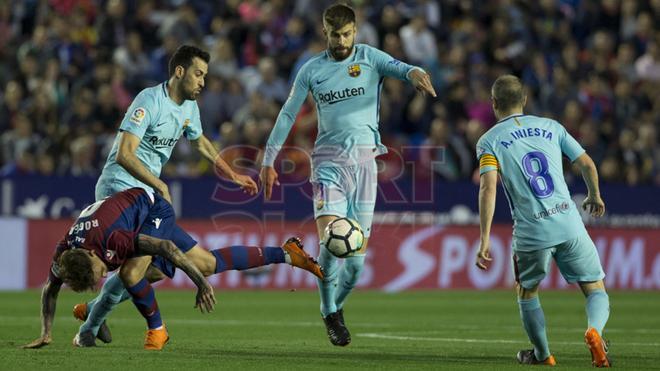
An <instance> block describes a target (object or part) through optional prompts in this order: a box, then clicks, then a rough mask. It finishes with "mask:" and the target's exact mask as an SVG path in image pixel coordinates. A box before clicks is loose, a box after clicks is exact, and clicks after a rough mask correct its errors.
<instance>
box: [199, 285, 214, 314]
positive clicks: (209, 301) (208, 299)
mask: <svg viewBox="0 0 660 371" xmlns="http://www.w3.org/2000/svg"><path fill="white" fill-rule="evenodd" d="M215 303H216V301H215V295H214V294H213V288H212V287H211V286H210V285H209V284H208V282H206V281H204V286H202V287H200V288H199V289H198V290H197V298H196V299H195V308H199V310H200V311H201V312H202V313H204V312H206V313H211V312H213V308H214V307H215Z"/></svg>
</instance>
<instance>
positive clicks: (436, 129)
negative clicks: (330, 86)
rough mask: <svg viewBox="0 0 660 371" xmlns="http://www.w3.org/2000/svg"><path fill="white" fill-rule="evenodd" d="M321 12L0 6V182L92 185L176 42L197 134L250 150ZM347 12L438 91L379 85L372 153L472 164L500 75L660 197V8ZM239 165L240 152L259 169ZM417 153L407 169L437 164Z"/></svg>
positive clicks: (619, 175)
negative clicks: (70, 180)
mask: <svg viewBox="0 0 660 371" xmlns="http://www.w3.org/2000/svg"><path fill="white" fill-rule="evenodd" d="M330 3H332V1H330V0H321V1H311V0H297V1H284V0H225V1H221V2H219V3H217V4H216V3H215V2H210V1H206V2H194V1H179V2H162V1H154V0H144V1H137V2H131V1H123V0H107V1H101V2H76V1H70V2H44V3H43V4H42V5H40V6H34V7H23V8H21V7H16V6H14V5H13V3H12V2H10V1H0V141H2V148H1V149H0V169H3V173H4V174H13V173H39V174H45V175H48V174H97V173H98V172H99V170H100V169H99V166H100V165H101V164H100V163H99V159H102V158H105V156H106V155H107V150H108V148H110V146H111V144H112V142H111V141H112V137H111V136H107V135H105V134H104V133H107V132H114V130H115V129H116V125H117V122H118V120H119V119H120V115H121V112H124V111H125V110H126V109H127V107H128V104H130V102H131V101H132V99H133V98H134V95H135V94H136V93H137V92H138V91H140V90H141V89H142V88H144V87H146V86H151V85H154V84H156V83H158V82H162V81H164V80H165V79H166V78H167V61H168V60H169V57H170V56H171V54H172V53H173V51H174V50H175V48H176V47H177V46H178V45H180V44H182V43H202V42H203V43H204V44H205V45H206V46H207V48H208V49H209V50H210V51H211V52H212V58H211V63H210V64H209V79H208V81H207V89H205V93H204V95H203V96H202V97H201V98H200V109H201V114H202V115H203V116H204V117H206V119H204V120H203V121H204V122H205V123H207V124H208V127H207V128H205V130H206V132H208V133H209V135H211V136H212V137H213V138H217V139H218V140H219V141H220V143H221V144H222V145H223V146H224V145H229V146H231V145H234V144H241V143H250V144H251V146H253V147H256V148H258V147H261V146H262V145H263V144H264V143H263V140H264V138H263V135H261V134H260V133H262V132H269V131H270V129H271V128H272V125H273V124H274V122H275V118H276V117H275V116H276V115H277V111H278V109H279V108H280V105H281V104H282V102H283V101H284V100H286V98H287V96H288V94H289V90H290V86H291V83H292V80H291V79H292V76H295V75H296V73H297V71H298V69H299V67H300V66H301V65H302V64H303V63H304V62H305V61H307V60H308V59H309V58H311V57H312V56H313V55H315V54H317V53H320V52H323V50H324V45H325V42H324V39H323V37H322V35H321V34H320V30H318V29H317V28H318V27H316V26H315V25H318V24H319V16H318V15H319V14H320V9H323V8H325V7H326V6H327V5H329V4H330ZM356 5H357V6H356V10H357V16H358V17H359V21H358V24H359V26H360V29H359V32H358V40H359V42H364V43H367V44H371V45H373V46H377V47H381V48H382V49H383V50H384V51H386V52H387V53H389V54H390V55H392V56H394V57H395V58H397V59H401V60H408V61H411V62H413V63H420V64H423V65H424V67H425V68H426V69H427V71H428V72H429V73H430V74H431V76H432V78H433V85H434V86H435V87H436V88H437V90H438V93H439V95H438V97H439V98H438V101H437V102H434V103H433V104H430V103H429V102H428V101H426V100H424V99H423V98H419V97H416V96H415V94H413V92H412V91H410V89H408V88H406V87H405V86H401V85H400V84H398V83H397V82H396V80H393V79H386V80H385V82H384V85H383V87H382V94H381V111H380V122H381V134H382V136H383V141H384V143H387V144H388V145H393V146H417V145H420V144H423V143H424V144H428V143H435V144H434V145H438V143H443V144H442V145H445V146H447V149H446V150H445V155H446V154H447V153H450V154H451V153H454V152H455V153H460V152H461V151H459V150H456V149H455V148H462V147H466V148H467V149H468V150H470V151H472V150H473V149H474V148H473V147H472V146H474V142H475V140H476V138H478V137H479V135H480V133H481V132H483V130H485V129H487V128H488V127H490V126H491V125H492V124H493V123H494V118H493V116H492V112H491V111H490V108H489V106H490V102H489V100H488V95H489V91H488V89H487V87H488V86H490V85H491V84H492V82H493V79H494V78H495V77H496V76H498V75H501V74H504V73H513V74H516V75H518V76H519V77H520V78H521V79H523V80H524V81H525V84H526V85H527V86H529V88H530V91H529V92H528V97H529V98H528V99H529V102H528V111H529V113H530V114H535V115H542V116H548V117H552V118H556V119H558V120H559V121H560V122H562V124H564V125H565V126H566V129H567V130H568V131H569V132H570V133H571V134H572V135H574V136H576V137H578V138H580V140H583V141H584V143H582V144H583V145H584V146H588V147H590V148H592V149H591V151H593V153H594V154H595V157H597V158H598V159H600V162H598V161H597V165H598V166H599V170H600V172H601V175H602V178H603V181H605V182H622V183H627V184H631V185H635V184H660V172H659V171H658V168H659V166H660V165H659V162H660V155H659V154H658V150H657V149H655V147H656V145H657V143H658V135H659V134H658V129H657V128H658V127H659V125H660V94H658V93H657V92H658V91H660V47H659V46H658V45H660V27H659V24H660V23H658V19H660V1H649V2H644V1H636V0H606V1H595V0H583V1H556V0H540V1H537V2H520V1H515V0H495V1H489V2H483V1H476V0H462V1H431V0H425V1H418V2H412V1H374V2H359V4H356ZM485 87H486V88H485ZM254 92H256V93H254ZM315 120H316V112H315V107H314V105H313V104H306V105H305V106H304V107H303V109H302V110H301V114H300V116H299V117H298V124H296V128H299V129H298V130H296V132H295V133H294V135H293V137H292V139H291V141H290V143H289V144H291V145H294V146H297V147H299V148H302V149H305V148H307V149H309V148H311V144H312V143H313V141H314V138H315V135H316V133H315V130H313V129H307V128H314V127H315V126H316V125H315ZM303 123H305V124H303ZM89 138H93V140H89ZM79 139H80V140H79ZM260 142H261V143H260ZM34 143H39V144H40V145H39V146H35V145H34ZM456 143H462V145H458V144H456ZM82 151H87V152H88V153H89V155H88V156H84V155H83V154H82ZM181 151H183V153H184V154H183V155H182V156H176V158H177V159H178V160H176V159H175V161H180V163H176V162H173V163H172V164H171V166H170V167H168V168H167V169H164V170H163V171H164V173H166V174H168V175H172V176H176V175H185V176H201V175H205V174H206V175H208V174H211V173H212V170H211V169H206V168H204V167H203V166H197V165H196V161H197V159H196V158H195V156H186V155H185V152H186V151H185V148H182V149H181ZM244 152H245V151H242V150H241V151H238V152H237V153H238V154H239V155H240V156H244V157H250V156H256V153H253V152H250V151H248V152H250V153H247V152H245V153H244ZM422 152H423V151H418V153H419V156H417V157H416V158H415V159H416V160H418V161H428V159H429V158H435V157H434V156H436V155H437V153H436V155H433V156H431V154H429V153H427V154H425V155H424V156H427V155H428V156H427V157H426V158H425V157H424V156H422V154H423V153H422ZM299 154H300V153H299V152H296V151H294V152H292V154H291V155H292V156H298V155H299ZM596 154H597V156H596ZM452 156H453V155H452ZM304 157H305V156H299V158H298V157H296V158H295V159H294V161H295V162H301V163H302V162H304V161H306V160H305V158H304ZM455 157H456V158H457V159H460V158H462V157H461V156H460V155H456V156H455ZM470 161H472V160H470ZM457 164H460V166H459V165H457ZM438 166H440V167H439V168H437V169H436V170H437V171H436V172H435V174H436V176H438V177H440V178H444V179H448V180H449V179H451V180H453V179H470V178H471V176H472V174H473V173H474V172H473V170H474V169H475V168H476V164H474V163H472V162H471V163H470V167H471V168H470V171H465V166H466V165H465V164H464V163H463V161H460V160H457V161H456V162H452V161H448V162H446V163H445V165H442V164H441V165H438ZM442 166H446V168H442ZM301 168H305V166H301ZM457 169H460V171H459V170H457ZM395 170H396V169H395ZM567 171H570V170H567Z"/></svg>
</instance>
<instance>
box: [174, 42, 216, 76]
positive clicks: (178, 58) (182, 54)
mask: <svg viewBox="0 0 660 371" xmlns="http://www.w3.org/2000/svg"><path fill="white" fill-rule="evenodd" d="M195 57H197V58H199V59H201V60H203V61H204V62H206V63H207V64H208V63H209V61H210V60H211V56H210V55H209V53H207V52H205V51H203V50H202V49H200V48H198V47H196V46H192V45H181V46H180V47H179V48H178V49H177V50H176V51H175V52H174V55H172V58H170V63H169V66H168V68H169V73H170V76H172V75H174V70H176V67H177V66H181V67H183V68H185V69H187V68H188V67H190V65H191V64H192V62H193V58H195Z"/></svg>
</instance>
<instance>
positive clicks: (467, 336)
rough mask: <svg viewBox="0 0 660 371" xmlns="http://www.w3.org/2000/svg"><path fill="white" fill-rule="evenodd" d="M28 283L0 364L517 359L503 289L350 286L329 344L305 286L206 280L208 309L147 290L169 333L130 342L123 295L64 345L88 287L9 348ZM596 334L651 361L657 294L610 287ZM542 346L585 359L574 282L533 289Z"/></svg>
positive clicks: (343, 364)
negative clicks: (79, 344)
mask: <svg viewBox="0 0 660 371" xmlns="http://www.w3.org/2000/svg"><path fill="white" fill-rule="evenodd" d="M39 294H40V293H39V291H37V290H31V291H27V292H0V362H1V363H0V370H54V369H65V370H132V369H140V370H171V369H186V370H191V371H192V370H203V369H231V370H244V369H267V370H291V369H298V370H310V369H327V370H339V371H343V370H348V369H387V370H390V369H394V370H396V369H405V370H418V369H433V370H437V369H466V370H467V369H471V370H474V369H480V370H502V369H522V368H525V367H526V366H519V365H518V364H517V363H516V360H515V354H516V352H517V351H518V350H519V349H523V348H528V347H529V345H528V341H527V339H526V337H525V335H524V333H523V330H522V327H521V324H520V320H519V317H518V308H517V305H516V301H515V297H514V293H513V290H511V291H481V292H479V291H415V292H406V293H399V294H386V293H381V292H375V291H360V290H358V291H357V292H354V294H353V295H352V296H351V297H350V301H349V302H348V303H347V305H346V307H345V312H346V321H347V324H348V325H349V328H350V330H351V333H352V338H353V341H352V343H351V344H350V345H349V346H348V347H346V348H339V347H334V346H332V345H330V343H329V342H328V339H327V337H326V335H325V328H324V326H323V323H322V322H321V320H320V317H319V314H318V301H317V300H318V299H317V294H316V292H314V291H296V292H289V291H269V292H263V291H256V290H255V291H230V292H220V291H217V292H216V295H217V299H218V305H217V308H216V310H215V312H213V313H211V314H204V315H202V314H200V313H199V312H196V311H195V310H194V309H193V303H194V295H195V294H194V291H185V290H183V291H165V290H160V291H158V290H157V295H158V300H159V304H160V308H161V312H162V315H163V319H164V320H165V323H166V324H167V326H168V329H169V332H170V343H169V344H168V345H167V346H166V347H165V350H164V351H161V352H147V351H144V350H142V340H143V336H144V328H145V325H144V320H143V319H142V317H140V315H139V314H138V313H137V311H136V309H135V308H134V306H133V304H132V303H130V302H127V303H124V304H122V305H120V306H119V307H118V308H117V310H116V311H115V312H114V313H113V314H112V316H111V317H110V319H109V320H108V323H109V325H110V328H111V329H112V331H113V337H114V341H113V342H112V343H111V344H107V345H106V344H101V345H100V346H98V347H97V348H86V349H79V348H74V347H73V346H72V345H71V339H72V338H73V335H74V334H75V332H76V331H77V328H78V325H79V324H78V322H76V321H75V320H74V319H73V317H72V316H71V308H72V306H73V305H74V304H75V303H76V302H79V301H82V300H86V299H89V298H91V297H92V294H91V293H88V294H75V293H73V292H71V291H69V290H66V289H64V290H63V291H62V292H61V293H60V297H59V302H58V312H57V316H56V320H55V330H54V333H53V336H54V341H53V343H52V344H51V345H50V346H48V347H45V348H42V349H38V350H23V349H19V347H20V345H22V344H25V343H28V342H29V341H31V340H33V339H34V338H36V337H37V336H38V334H39V331H40V325H39V317H38V313H39ZM610 298H611V308H612V313H611V316H610V322H609V323H608V327H607V329H606V332H605V336H606V337H607V338H609V339H610V341H611V351H610V354H611V356H612V359H613V363H614V366H615V367H616V368H622V369H631V370H639V369H649V368H658V367H660V339H658V335H660V317H659V314H660V312H659V311H658V308H660V294H658V293H657V292H623V291H619V292H612V293H610ZM541 303H542V304H543V307H544V309H545V314H546V322H547V325H548V336H549V339H550V349H551V351H552V352H553V353H554V354H555V356H556V358H557V362H558V366H559V367H560V368H561V369H586V368H588V367H589V366H590V362H591V358H590V356H589V353H588V351H587V349H586V347H585V345H584V344H583V339H582V335H583V333H584V330H585V327H586V320H585V314H584V299H583V298H582V295H581V294H580V293H579V292H578V291H577V290H573V291H564V292H542V295H541Z"/></svg>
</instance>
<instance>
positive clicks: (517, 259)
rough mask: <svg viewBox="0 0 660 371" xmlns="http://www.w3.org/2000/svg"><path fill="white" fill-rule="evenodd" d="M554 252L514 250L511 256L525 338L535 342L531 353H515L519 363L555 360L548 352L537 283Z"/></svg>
mask: <svg viewBox="0 0 660 371" xmlns="http://www.w3.org/2000/svg"><path fill="white" fill-rule="evenodd" d="M553 252H554V250H553V249H552V248H547V249H541V250H536V251H515V252H514V255H513V269H514V272H515V275H516V277H515V278H516V283H517V285H516V290H517V294H518V308H519V310H520V319H521V320H522V323H523V328H524V329H525V332H526V333H527V337H528V338H529V340H530V342H531V343H532V345H534V349H533V351H532V352H531V355H530V352H529V351H528V350H521V351H520V352H518V355H517V358H518V362H520V363H523V364H549V365H552V364H554V363H555V361H554V357H553V356H552V354H550V348H549V346H548V337H547V334H546V330H545V314H544V313H543V308H542V307H541V302H540V300H539V297H538V286H539V283H540V282H541V281H542V280H543V278H545V276H546V275H547V272H548V269H549V266H550V260H551V259H552V253H553Z"/></svg>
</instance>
